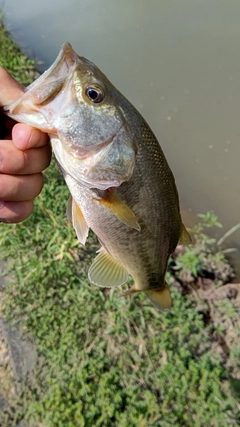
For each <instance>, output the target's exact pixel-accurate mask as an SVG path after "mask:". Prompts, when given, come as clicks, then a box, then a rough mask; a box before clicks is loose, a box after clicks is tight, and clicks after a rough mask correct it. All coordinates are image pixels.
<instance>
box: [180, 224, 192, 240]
mask: <svg viewBox="0 0 240 427" xmlns="http://www.w3.org/2000/svg"><path fill="white" fill-rule="evenodd" d="M191 242H192V239H191V236H190V234H189V233H188V231H187V230H186V228H185V226H184V224H183V223H182V226H181V234H180V237H179V241H178V245H189V244H190V243H191Z"/></svg>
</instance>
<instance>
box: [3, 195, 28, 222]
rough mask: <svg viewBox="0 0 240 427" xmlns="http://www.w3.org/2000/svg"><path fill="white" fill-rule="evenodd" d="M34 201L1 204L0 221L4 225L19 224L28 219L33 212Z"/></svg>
mask: <svg viewBox="0 0 240 427" xmlns="http://www.w3.org/2000/svg"><path fill="white" fill-rule="evenodd" d="M33 207H34V204H33V201H32V200H28V201H26V202H5V203H4V204H3V206H2V207H1V204H0V221H1V222H4V223H9V224H11V223H12V224H13V223H18V222H21V221H24V220H25V219H27V218H28V217H29V216H30V215H31V213H32V211H33Z"/></svg>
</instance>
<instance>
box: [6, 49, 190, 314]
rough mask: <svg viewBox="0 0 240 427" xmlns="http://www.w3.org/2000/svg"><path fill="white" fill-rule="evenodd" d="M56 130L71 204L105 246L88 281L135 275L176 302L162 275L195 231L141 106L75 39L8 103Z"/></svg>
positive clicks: (161, 297) (107, 282)
mask: <svg viewBox="0 0 240 427" xmlns="http://www.w3.org/2000/svg"><path fill="white" fill-rule="evenodd" d="M4 109H5V113H6V114H7V115H8V116H10V117H12V118H13V119H15V120H16V121H19V122H22V123H27V124H29V125H32V126H34V127H36V128H38V129H41V130H42V131H43V132H47V133H48V134H49V136H50V139H51V144H52V148H53V151H54V154H55V157H56V159H57V161H58V163H59V165H60V168H61V170H62V172H63V175H64V177H65V180H66V183H67V185H68V187H69V190H70V192H71V196H72V197H71V200H70V202H69V204H68V208H67V213H68V216H69V217H70V218H71V219H72V222H73V226H74V228H75V230H76V234H77V237H78V239H79V241H80V242H81V243H82V244H83V245H84V244H85V242H86V239H87V236H88V231H89V228H91V229H92V230H93V231H94V233H95V234H96V235H97V237H98V239H99V242H100V244H101V249H100V251H99V253H98V255H97V257H96V258H95V260H94V261H93V264H92V265H91V267H90V269H89V272H88V277H89V280H90V282H92V283H94V284H96V285H98V286H102V287H107V288H110V287H112V286H118V285H122V284H124V283H125V282H126V281H127V280H128V278H129V275H131V276H132V278H133V280H134V284H133V286H132V287H131V289H129V290H128V291H127V292H125V295H127V294H131V293H134V292H145V293H146V295H147V296H148V297H149V298H150V299H151V300H152V302H153V303H154V304H155V306H157V307H158V308H160V309H163V310H164V309H168V308H169V307H170V306H171V302H172V301H171V295H170V292H169V289H168V286H167V284H166V283H165V273H166V269H167V263H168V259H169V256H170V255H171V254H172V252H173V251H174V250H175V248H176V245H177V244H178V242H181V243H188V242H189V240H190V238H189V235H188V233H187V231H186V229H185V227H184V226H183V224H182V220H181V215H180V210H179V200H178V193H177V189H176V185H175V181H174V177H173V174H172V172H171V170H170V168H169V166H168V163H167V161H166V159H165V156H164V154H163V152H162V150H161V148H160V145H159V143H158V141H157V139H156V137H155V136H154V134H153V132H152V131H151V129H150V128H149V126H148V124H147V123H146V122H145V120H144V119H143V118H142V116H141V115H140V114H139V112H138V111H136V109H135V108H134V107H133V106H132V105H131V104H130V102H129V101H127V99H126V98H125V97H124V96H123V95H122V94H121V93H120V92H119V91H118V90H117V89H116V88H115V87H114V86H113V85H112V83H110V81H109V80H108V79H107V77H106V76H105V75H104V74H103V73H102V72H101V71H100V70H99V69H98V68H97V67H96V66H95V65H94V64H93V63H91V62H90V61H88V60H86V59H85V58H83V57H80V56H78V55H77V54H76V53H75V52H74V50H73V49H72V47H71V46H70V44H68V43H66V44H64V45H63V46H62V48H61V51H60V53H59V55H58V57H57V59H56V61H55V62H54V63H53V65H52V66H51V67H50V68H49V69H48V70H47V71H46V72H45V73H44V74H43V75H42V76H41V77H39V78H38V79H37V80H36V81H35V82H34V83H32V84H31V85H30V86H29V87H28V88H27V90H26V93H24V95H23V96H22V97H21V98H19V99H18V100H16V101H15V102H13V103H12V104H11V105H9V106H7V107H5V108H4Z"/></svg>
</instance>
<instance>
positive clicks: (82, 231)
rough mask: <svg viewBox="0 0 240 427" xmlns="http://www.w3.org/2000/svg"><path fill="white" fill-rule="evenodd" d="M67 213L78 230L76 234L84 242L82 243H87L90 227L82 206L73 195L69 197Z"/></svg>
mask: <svg viewBox="0 0 240 427" xmlns="http://www.w3.org/2000/svg"><path fill="white" fill-rule="evenodd" d="M66 214H67V218H68V219H69V220H70V221H72V223H73V227H74V229H75V231H76V235H77V238H78V240H79V242H80V243H82V245H85V243H86V240H87V236H88V231H89V227H88V225H87V223H86V220H85V218H84V216H83V213H82V211H81V209H80V207H79V206H78V205H77V203H76V202H75V200H74V199H73V198H72V196H70V198H69V201H68V205H67V210H66Z"/></svg>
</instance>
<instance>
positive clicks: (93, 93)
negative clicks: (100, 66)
mask: <svg viewBox="0 0 240 427" xmlns="http://www.w3.org/2000/svg"><path fill="white" fill-rule="evenodd" d="M86 95H87V97H88V99H90V101H92V102H94V103H95V104H97V103H99V102H102V100H103V99H104V92H103V89H102V88H101V87H99V86H96V85H93V86H88V87H87V89H86Z"/></svg>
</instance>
